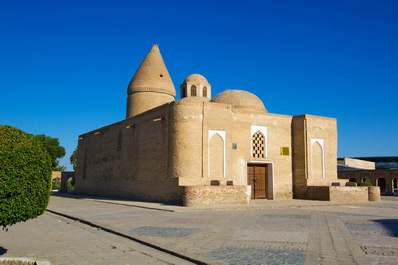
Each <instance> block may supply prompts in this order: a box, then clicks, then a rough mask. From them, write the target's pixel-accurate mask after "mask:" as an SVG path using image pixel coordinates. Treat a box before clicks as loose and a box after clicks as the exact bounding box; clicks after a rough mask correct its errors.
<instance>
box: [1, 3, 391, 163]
mask: <svg viewBox="0 0 398 265" xmlns="http://www.w3.org/2000/svg"><path fill="white" fill-rule="evenodd" d="M397 14H398V1H396V0H377V1H376V0H374V1H368V0H358V1H354V0H352V1H350V0H344V1H342V0H330V1H328V0H325V1H319V0H314V1H308V0H302V1H287V0H286V1H284V0H278V1H276V0H275V1H267V0H261V1H254V0H242V1H234V0H229V1H221V0H220V1H217V0H212V1H205V0H203V1H190V0H185V1H172V0H170V1H163V0H152V1H131V0H130V1H128V0H112V1H98V0H95V1H94V0H93V1H86V0H78V1H77V0H68V1H41V0H37V1H18V0H12V1H11V0H10V1H5V0H2V1H0V90H1V94H0V124H2V125H4V124H6V125H11V126H15V127H17V128H19V129H21V130H23V131H26V132H28V133H31V134H45V135H48V136H51V137H54V138H58V139H59V141H60V144H61V145H62V146H64V147H65V148H66V156H65V157H64V158H63V159H61V165H64V166H66V167H67V169H68V170H71V169H72V166H71V165H70V163H69V157H70V155H71V154H72V152H73V151H74V149H75V148H76V146H77V142H78V136H79V135H80V134H83V133H86V132H88V131H91V130H94V129H97V128H100V127H103V126H105V125H108V124H111V123H115V122H117V121H120V120H122V119H124V118H125V113H126V99H127V86H128V84H129V82H130V80H131V78H132V77H133V76H134V73H135V71H136V70H137V68H138V67H139V65H140V63H141V62H142V60H143V59H144V57H145V55H146V54H147V52H148V51H149V49H150V48H151V46H152V45H153V44H158V45H159V48H160V51H161V54H162V56H163V59H164V61H165V64H166V66H167V68H168V71H169V73H170V75H171V78H172V80H173V82H174V86H175V87H176V90H177V98H176V99H180V95H179V86H180V84H181V83H182V82H183V81H184V79H185V78H186V77H187V76H188V75H190V74H193V73H198V74H201V75H203V76H205V77H206V78H207V80H208V81H209V83H210V84H211V86H212V95H213V96H215V95H216V94H218V93H221V92H223V91H224V90H226V89H241V90H246V91H249V92H251V93H254V94H256V95H257V96H258V97H259V98H260V99H261V100H262V101H263V103H264V105H265V107H266V108H267V110H268V111H269V112H270V113H276V114H286V115H300V114H312V115H318V116H326V117H333V118H336V119H337V127H338V156H339V157H360V156H397V155H398V151H397V150H398V119H397V113H398V108H397V105H398V104H397V99H398V15H397Z"/></svg>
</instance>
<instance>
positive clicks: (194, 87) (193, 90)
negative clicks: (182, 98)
mask: <svg viewBox="0 0 398 265" xmlns="http://www.w3.org/2000/svg"><path fill="white" fill-rule="evenodd" d="M191 97H196V86H191Z"/></svg>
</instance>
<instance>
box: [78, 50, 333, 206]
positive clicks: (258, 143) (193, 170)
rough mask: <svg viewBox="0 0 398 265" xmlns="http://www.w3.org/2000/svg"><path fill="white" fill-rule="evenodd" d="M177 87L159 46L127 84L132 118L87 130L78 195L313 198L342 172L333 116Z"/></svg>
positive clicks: (187, 199)
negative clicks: (289, 111)
mask: <svg viewBox="0 0 398 265" xmlns="http://www.w3.org/2000/svg"><path fill="white" fill-rule="evenodd" d="M211 89H212V87H211V85H210V84H209V82H208V81H207V80H206V78H204V77H203V76H201V75H199V74H193V75H190V76H188V77H187V78H186V79H185V80H184V82H183V83H182V84H181V85H180V90H181V99H180V100H175V96H176V92H175V88H174V85H173V82H172V80H171V78H170V75H169V73H168V71H167V68H166V66H165V64H164V62H163V59H162V56H161V55H160V51H159V48H158V46H157V45H154V46H153V47H152V48H151V50H150V51H149V53H148V54H147V56H146V57H145V59H144V61H143V62H142V64H141V66H140V67H139V68H138V70H137V72H136V74H135V75H134V77H133V79H132V80H131V82H130V84H129V86H128V91H127V94H128V98H127V111H126V119H125V120H122V121H119V122H117V123H114V124H111V125H108V126H105V127H102V128H99V129H96V130H93V131H91V132H88V133H85V134H83V135H80V136H79V145H78V167H77V170H76V184H75V185H76V190H75V193H77V194H85V195H93V196H109V197H121V198H131V199H136V200H144V201H157V202H166V203H183V204H184V205H213V204H230V203H232V204H233V203H248V202H249V201H250V199H280V198H307V188H308V187H309V186H330V184H331V182H333V181H337V170H336V167H337V162H336V161H337V129H336V120H335V119H334V118H326V117H319V116H313V115H299V116H288V115H279V114H272V113H269V112H268V111H267V109H266V108H265V107H264V104H263V102H262V101H261V100H260V99H259V98H258V97H257V96H255V95H254V94H252V93H250V92H247V91H242V90H226V91H224V92H222V93H220V94H218V95H216V96H214V97H212V95H211V91H212V90H211Z"/></svg>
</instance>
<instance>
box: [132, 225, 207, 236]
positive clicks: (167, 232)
mask: <svg viewBox="0 0 398 265" xmlns="http://www.w3.org/2000/svg"><path fill="white" fill-rule="evenodd" d="M198 230H199V229H197V228H184V227H180V228H179V227H158V226H141V227H138V228H135V229H132V230H130V231H129V232H130V233H133V234H137V235H141V236H152V237H186V236H189V235H190V234H192V233H195V232H196V231H198Z"/></svg>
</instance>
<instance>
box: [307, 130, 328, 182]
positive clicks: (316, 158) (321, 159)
mask: <svg viewBox="0 0 398 265" xmlns="http://www.w3.org/2000/svg"><path fill="white" fill-rule="evenodd" d="M311 169H312V170H311V172H312V178H313V179H315V178H317V177H318V176H322V178H323V179H326V170H325V139H315V138H312V139H311Z"/></svg>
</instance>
